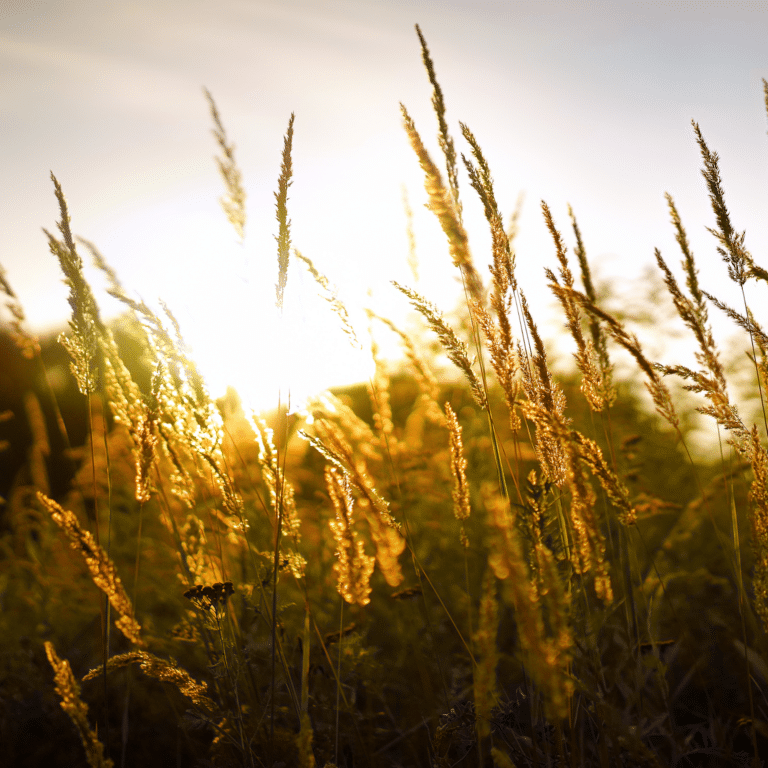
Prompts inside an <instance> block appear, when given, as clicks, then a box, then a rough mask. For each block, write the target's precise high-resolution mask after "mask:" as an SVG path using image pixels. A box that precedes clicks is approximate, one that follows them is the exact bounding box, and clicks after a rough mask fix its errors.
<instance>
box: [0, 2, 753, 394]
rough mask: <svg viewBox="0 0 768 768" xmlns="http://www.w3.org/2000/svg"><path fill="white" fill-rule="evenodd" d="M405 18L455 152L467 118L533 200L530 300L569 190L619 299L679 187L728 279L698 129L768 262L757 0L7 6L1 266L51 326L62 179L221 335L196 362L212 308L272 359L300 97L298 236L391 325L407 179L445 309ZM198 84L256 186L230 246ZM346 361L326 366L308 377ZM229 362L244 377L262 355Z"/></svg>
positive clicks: (703, 256)
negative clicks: (285, 190) (408, 128)
mask: <svg viewBox="0 0 768 768" xmlns="http://www.w3.org/2000/svg"><path fill="white" fill-rule="evenodd" d="M417 22H418V23H419V24H420V25H421V28H422V31H423V33H424V35H425V37H426V39H427V41H428V44H429V46H430V49H431V53H432V56H433V59H434V61H435V66H436V69H437V73H438V78H439V80H440V82H441V84H442V87H443V91H444V93H445V99H446V104H447V108H448V118H449V120H450V123H451V129H452V131H453V134H454V137H455V140H456V143H457V147H458V148H459V149H460V150H461V151H466V147H465V145H464V144H463V140H462V139H461V136H460V131H459V128H458V121H459V120H462V121H464V122H466V123H468V124H469V126H470V127H471V128H472V130H473V132H474V133H475V135H476V137H477V138H478V140H479V141H480V143H481V145H482V146H483V148H484V150H485V152H486V155H487V157H488V159H489V161H490V163H491V167H492V170H493V173H494V177H495V179H496V183H497V199H498V200H499V203H500V205H501V206H502V208H503V209H504V210H506V211H507V212H511V211H512V209H513V208H514V205H515V201H516V199H517V195H518V193H519V192H520V191H523V192H524V193H525V196H526V197H525V205H524V209H523V216H522V219H521V231H520V236H519V239H518V241H517V243H516V251H517V258H518V264H519V270H520V279H521V283H522V285H523V288H524V289H525V290H526V291H527V293H528V294H529V297H530V299H531V302H532V304H533V305H534V307H535V308H537V307H538V309H539V311H540V312H541V313H546V311H548V310H547V307H548V306H549V304H550V303H551V299H550V298H549V296H548V295H547V294H546V293H545V292H544V290H543V286H544V283H545V280H544V276H543V267H544V266H553V265H554V261H555V259H554V251H553V248H552V245H551V240H550V239H549V237H548V234H547V232H546V230H545V228H544V224H543V220H542V217H541V213H540V207H539V204H540V200H541V199H545V200H546V201H547V203H548V204H549V206H550V208H551V210H552V212H553V215H554V217H555V220H556V223H557V224H558V226H559V227H560V229H561V231H562V232H563V234H564V235H565V238H566V241H567V243H568V244H571V243H572V237H571V234H570V230H569V228H568V217H567V203H571V204H572V205H573V207H574V209H575V212H576V215H577V217H578V219H579V223H580V226H581V229H582V233H583V236H584V239H585V244H586V247H587V250H588V254H589V255H590V257H591V258H592V260H593V262H594V263H595V270H596V272H597V273H598V274H599V275H601V276H604V277H606V278H610V277H613V278H616V279H617V281H618V283H617V290H618V291H624V292H631V291H633V290H636V291H639V290H640V289H639V288H633V284H632V280H633V279H634V278H636V277H637V276H638V275H640V274H641V273H642V270H643V268H644V267H645V266H647V265H649V264H651V263H652V262H653V249H654V247H659V248H661V250H662V253H663V254H664V255H665V257H667V260H668V261H669V262H670V263H673V264H675V265H677V263H678V262H679V256H678V251H677V250H676V245H675V242H674V234H673V231H672V228H671V226H670V224H669V216H668V213H667V209H666V203H665V200H664V192H665V191H668V192H670V193H671V194H672V195H673V197H674V198H675V200H676V202H677V204H678V208H679V210H680V213H681V215H682V217H683V222H684V224H685V225H686V227H687V229H688V234H689V237H690V239H691V241H692V245H693V248H694V251H695V253H696V255H697V256H698V258H699V260H700V263H701V269H702V283H703V285H704V287H705V288H712V289H713V290H715V291H717V290H718V289H719V288H720V287H721V286H722V284H723V281H724V279H725V270H724V268H723V267H722V265H721V264H720V262H719V260H718V257H717V255H716V253H715V250H714V246H715V243H714V240H713V238H712V237H711V235H709V234H708V233H707V232H706V231H705V229H704V227H705V226H714V221H713V215H712V213H711V210H710V209H709V207H708V201H707V196H706V190H705V188H704V182H703V179H702V178H701V175H700V168H701V160H700V156H699V153H698V148H697V146H696V143H695V140H694V135H693V131H692V128H691V125H690V121H691V118H694V119H696V120H697V121H698V122H699V124H700V126H701V129H702V131H703V133H704V136H705V138H706V140H707V141H708V143H709V145H710V148H711V149H712V150H715V151H717V152H718V153H719V154H720V156H721V170H722V174H723V183H724V187H725V191H726V201H727V203H728V205H729V207H730V209H731V212H732V215H733V220H734V223H735V226H736V227H737V228H738V229H739V230H741V229H746V230H747V240H746V244H747V247H748V248H749V249H750V250H751V251H752V253H753V255H754V256H755V258H756V259H757V261H758V262H759V263H762V264H763V265H766V264H768V259H767V258H766V257H765V254H766V252H767V251H768V247H767V246H768V216H766V213H765V212H766V209H767V206H766V202H767V201H766V188H767V187H766V181H767V180H768V136H766V129H767V128H768V120H767V119H766V112H765V105H764V101H763V92H762V83H761V77H765V78H767V79H768V45H766V40H768V3H766V2H715V1H710V2H675V3H672V2H628V1H627V0H624V2H582V3H577V2H573V1H569V2H550V1H548V0H540V1H539V2H491V1H488V0H486V1H484V2H483V1H478V0H475V1H474V2H463V1H459V0H454V1H453V2H445V1H441V2H424V1H422V2H404V1H402V0H387V1H386V2H372V1H371V0H354V1H352V2H348V1H347V0H338V1H336V2H318V0H315V1H314V2H305V1H304V0H283V1H282V2H254V1H250V2H249V1H248V0H239V1H238V0H220V1H219V2H216V3H212V2H208V1H207V0H206V1H205V2H198V1H197V0H151V1H150V0H134V1H133V2H131V1H129V0H124V1H123V2H120V3H117V2H105V1H104V0H101V1H100V2H96V1H94V0H84V1H80V2H78V1H77V0H68V1H67V2H53V1H52V0H40V1H39V2H34V0H29V1H28V2H24V1H23V0H15V2H14V1H13V0H2V1H1V2H0V82H2V90H1V91H0V93H1V94H2V96H1V98H0V150H1V154H0V157H1V158H2V162H0V181H1V182H2V187H1V188H2V190H3V191H2V201H1V203H0V231H1V232H2V237H0V263H1V264H2V265H3V266H4V267H5V269H6V272H7V276H8V279H9V280H10V282H11V283H12V284H13V285H14V286H15V288H16V289H17V292H18V293H19V295H20V297H21V299H22V301H23V303H24V305H25V307H26V309H27V314H28V316H29V319H30V321H31V323H32V324H33V325H34V326H35V327H38V328H40V327H45V326H48V325H51V324H54V323H58V322H63V321H64V320H65V319H66V317H67V312H68V307H67V303H66V290H65V288H64V287H63V285H62V284H61V280H60V275H59V271H58V266H57V264H56V263H55V261H54V259H53V257H52V256H51V255H50V253H49V252H48V250H47V245H46V240H45V237H44V235H43V233H42V231H41V227H46V228H48V229H53V228H54V227H55V221H56V219H57V209H56V203H55V198H54V195H53V188H52V184H51V182H50V179H49V172H50V171H51V170H52V171H53V172H54V173H55V174H56V176H57V177H58V179H59V181H60V182H61V184H62V185H63V188H64V190H65V193H66V194H67V198H68V202H69V205H70V212H71V215H72V226H73V229H74V230H75V232H76V233H78V234H80V235H82V236H84V237H87V238H88V239H91V240H93V241H95V242H96V244H97V245H98V246H99V247H100V248H101V250H102V251H103V253H104V254H105V256H106V257H107V258H108V259H109V260H110V261H111V263H112V264H113V265H114V266H115V268H116V269H117V270H118V272H119V273H120V275H121V276H122V278H123V280H124V282H125V284H126V285H127V286H128V287H129V288H130V289H135V290H136V291H138V292H140V293H141V294H142V296H144V298H146V299H147V300H153V299H154V298H156V297H157V296H162V297H163V298H165V299H166V300H167V301H168V303H169V304H170V305H171V306H172V307H173V308H174V309H175V310H176V311H177V312H178V314H179V315H180V316H182V317H188V318H189V322H190V323H191V326H190V329H191V330H190V338H191V339H193V340H194V343H195V344H196V345H198V346H200V347H201V348H202V346H204V345H205V344H206V343H207V344H208V345H209V346H211V347H212V350H213V351H209V352H207V353H206V352H201V354H202V355H205V354H208V355H210V356H211V363H210V365H211V366H212V367H213V368H216V366H217V365H218V370H219V372H220V371H221V368H222V365H223V363H222V360H223V359H225V358H224V357H223V356H224V355H226V356H228V357H229V358H231V357H232V356H233V355H234V354H235V352H233V350H231V349H226V346H225V345H224V343H223V342H222V341H221V339H222V338H223V337H224V336H231V334H228V333H226V332H225V331H221V332H220V333H219V335H218V336H215V335H214V341H211V338H209V339H208V341H207V342H205V341H203V337H204V336H205V332H204V331H203V330H201V329H202V328H208V329H209V328H210V327H211V322H210V321H209V317H210V316H211V315H213V314H216V315H217V316H218V317H221V316H222V315H223V313H224V312H225V310H227V311H229V310H234V314H233V315H232V316H231V317H228V318H226V320H227V322H228V323H235V324H237V325H238V328H239V336H238V339H237V341H238V344H239V345H240V348H241V349H242V347H243V342H244V341H246V342H247V343H248V344H249V346H252V347H253V349H260V348H261V341H260V339H262V340H263V337H265V336H270V335H271V334H272V329H271V326H270V325H269V323H271V322H272V321H271V320H263V321H260V320H259V319H258V317H257V316H256V315H254V314H253V308H254V305H260V304H268V303H269V302H271V301H273V298H272V297H273V296H274V293H273V285H274V282H275V279H276V274H275V273H276V269H277V266H276V255H275V244H274V240H273V235H274V234H275V233H276V223H275V220H274V199H273V192H274V190H275V189H276V183H277V177H278V174H279V165H280V151H281V148H282V141H283V135H284V133H285V129H286V127H287V123H288V118H289V115H290V113H291V112H292V111H293V112H295V114H296V124H295V137H294V156H293V159H294V182H293V186H292V188H291V197H290V201H289V210H290V216H291V219H292V222H293V243H294V245H295V246H296V247H298V248H299V250H301V251H302V252H303V253H305V254H306V255H307V256H309V257H310V258H312V259H313V260H314V261H315V263H316V265H317V266H318V268H320V269H321V270H322V271H324V272H325V273H326V274H327V275H328V276H329V277H330V278H331V280H332V281H333V282H335V283H336V284H337V285H338V287H339V290H340V292H341V295H342V297H343V298H344V299H345V300H346V301H347V303H348V304H349V306H350V311H351V312H352V315H353V319H354V320H355V321H356V322H358V323H359V322H361V318H362V317H363V315H362V313H361V312H360V311H359V310H360V307H361V306H362V305H363V304H364V303H365V302H366V301H370V302H371V303H373V304H374V306H378V307H379V309H380V310H381V311H382V313H384V314H386V313H392V314H395V315H398V313H402V311H403V304H402V302H399V299H398V297H396V296H394V293H393V289H391V288H390V286H389V280H391V279H396V280H399V281H404V282H412V280H411V278H410V276H409V274H408V270H407V266H406V253H407V243H406V238H405V234H404V216H403V213H402V205H401V200H400V186H401V184H403V183H404V184H406V186H407V188H408V192H409V195H410V199H411V205H412V207H413V208H414V210H415V212H416V237H417V244H418V248H419V255H420V257H421V259H422V262H423V263H422V277H423V281H422V283H421V284H420V285H419V286H418V287H419V289H420V290H421V291H422V292H423V293H425V294H426V295H428V297H430V298H431V299H432V300H434V301H435V302H436V303H438V304H439V305H441V306H442V307H444V308H445V309H446V310H447V309H450V308H451V306H452V304H453V301H454V291H455V280H454V275H453V273H452V270H451V266H450V260H449V257H448V255H447V252H446V249H445V248H444V247H443V243H442V236H441V234H440V232H439V230H438V227H437V225H436V223H434V222H433V220H432V219H431V217H430V215H429V214H428V213H427V212H426V211H424V210H423V209H422V207H421V203H423V202H424V192H423V187H422V184H421V176H420V172H419V169H418V166H417V163H416V161H415V158H414V156H413V153H412V151H411V150H410V148H409V147H408V145H407V142H406V140H405V137H404V133H403V130H402V127H401V121H400V114H399V107H398V103H399V102H400V101H402V102H403V103H405V105H406V106H407V107H408V109H409V111H410V113H411V115H412V117H413V118H414V119H415V121H416V125H417V128H418V129H419V130H420V132H421V133H422V136H423V137H424V139H425V141H426V143H427V145H428V146H429V147H430V148H431V149H432V150H433V151H434V156H435V157H437V144H436V141H435V130H436V126H435V121H434V117H433V115H432V113H431V108H430V96H431V93H430V86H429V83H428V80H427V77H426V74H425V72H424V70H423V67H422V64H421V60H420V52H419V46H418V40H417V38H416V35H415V32H414V29H413V25H414V23H417ZM203 86H206V87H208V88H209V89H210V90H211V92H212V93H213V94H214V97H215V98H216V100H217V103H218V106H219V110H220V113H221V115H222V119H223V121H224V124H225V126H226V128H227V130H228V133H229V135H230V137H231V139H232V140H234V142H235V143H236V145H237V150H236V152H237V158H238V161H239V163H240V165H241V168H242V170H243V173H244V177H245V184H246V189H247V192H248V195H249V197H248V214H249V221H248V224H247V237H246V243H245V246H244V247H243V248H240V247H239V246H236V245H235V244H234V243H233V236H232V235H231V233H230V230H229V229H228V225H227V224H226V221H225V220H224V218H223V214H222V213H221V211H220V209H219V207H218V202H217V199H218V197H219V195H220V194H221V192H222V190H221V185H220V181H219V178H218V174H217V170H216V167H215V165H214V162H213V159H212V157H213V155H214V153H215V152H216V147H215V144H214V141H213V138H212V137H211V134H210V127H211V125H210V119H209V116H208V113H207V107H206V103H205V101H204V99H203V96H202V92H201V89H202V87H203ZM463 195H464V205H465V211H466V218H467V225H468V228H469V230H470V240H471V244H472V248H473V253H474V255H475V259H476V261H477V262H478V264H479V265H482V264H485V263H487V261H488V257H489V254H488V237H487V234H486V231H485V227H484V226H483V221H482V217H481V210H480V207H479V205H478V204H477V203H476V202H475V200H474V199H473V196H472V190H471V189H470V188H469V186H468V185H467V184H466V183H465V184H464V187H463ZM292 277H293V280H292V281H291V278H289V286H288V291H289V294H290V292H291V289H292V288H293V289H294V291H293V296H294V299H293V300H294V304H295V307H294V311H295V312H296V316H297V318H298V320H297V322H298V326H297V328H299V330H298V331H297V333H298V335H299V336H301V335H302V334H304V335H305V336H306V337H307V338H312V333H320V335H319V336H317V337H316V338H314V341H312V346H313V347H314V348H322V347H324V345H325V344H326V339H328V338H329V335H328V330H327V329H328V328H330V329H332V330H333V332H334V333H335V328H336V323H335V321H334V319H333V318H328V320H327V326H326V325H324V323H326V320H325V319H322V320H321V319H319V317H320V315H321V314H322V315H323V317H325V307H324V305H322V304H321V303H320V304H315V303H313V301H312V299H311V296H310V294H312V293H313V290H312V287H311V285H310V283H309V282H307V281H304V280H303V278H302V276H301V274H300V273H299V272H296V273H295V276H294V275H293V274H292ZM96 282H97V283H98V279H97V281H96ZM369 288H372V289H373V295H372V297H371V298H370V299H368V298H367V295H366V291H367V290H368V289H369ZM724 290H725V289H724ZM308 296H310V297H309V298H307V297H308ZM398 302H399V303H398ZM105 306H106V307H107V310H108V311H109V310H113V309H114V306H113V305H110V304H109V303H106V304H105ZM236 307H241V308H240V309H234V308H236ZM316 310H317V312H316ZM195 324H196V328H197V330H193V329H192V326H195ZM252 325H260V328H259V329H258V331H256V330H252V328H251V326H252ZM301 329H303V330H301ZM318 329H320V330H318ZM360 330H361V332H362V334H364V333H365V323H364V322H362V324H361V325H360ZM216 339H218V341H217V340H216ZM340 344H341V345H342V346H343V344H344V340H343V337H341V340H340ZM329 349H330V348H329ZM216 354H218V355H219V357H218V358H216ZM297 356H301V355H298V353H297ZM322 357H323V358H326V359H329V358H332V357H333V353H332V352H331V351H329V350H324V351H323V354H322ZM217 360H218V362H217ZM254 365H256V364H255V363H254ZM260 365H263V360H262V362H261V363H260ZM306 367H307V366H306V364H304V368H306ZM311 367H313V368H317V369H318V370H319V368H320V367H321V362H320V361H317V362H313V363H312V364H311ZM353 370H357V369H355V368H354V364H352V363H344V364H339V363H338V362H334V363H332V364H331V365H330V368H329V370H328V371H327V373H326V374H324V377H323V376H319V378H320V379H323V381H324V382H325V379H328V382H331V380H332V379H334V378H339V377H343V376H345V375H347V372H348V371H353ZM248 371H250V373H249V372H248ZM239 375H240V376H248V375H251V376H258V366H256V367H252V368H249V369H248V370H247V371H243V372H241V373H240V374H239ZM352 375H354V374H352Z"/></svg>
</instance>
